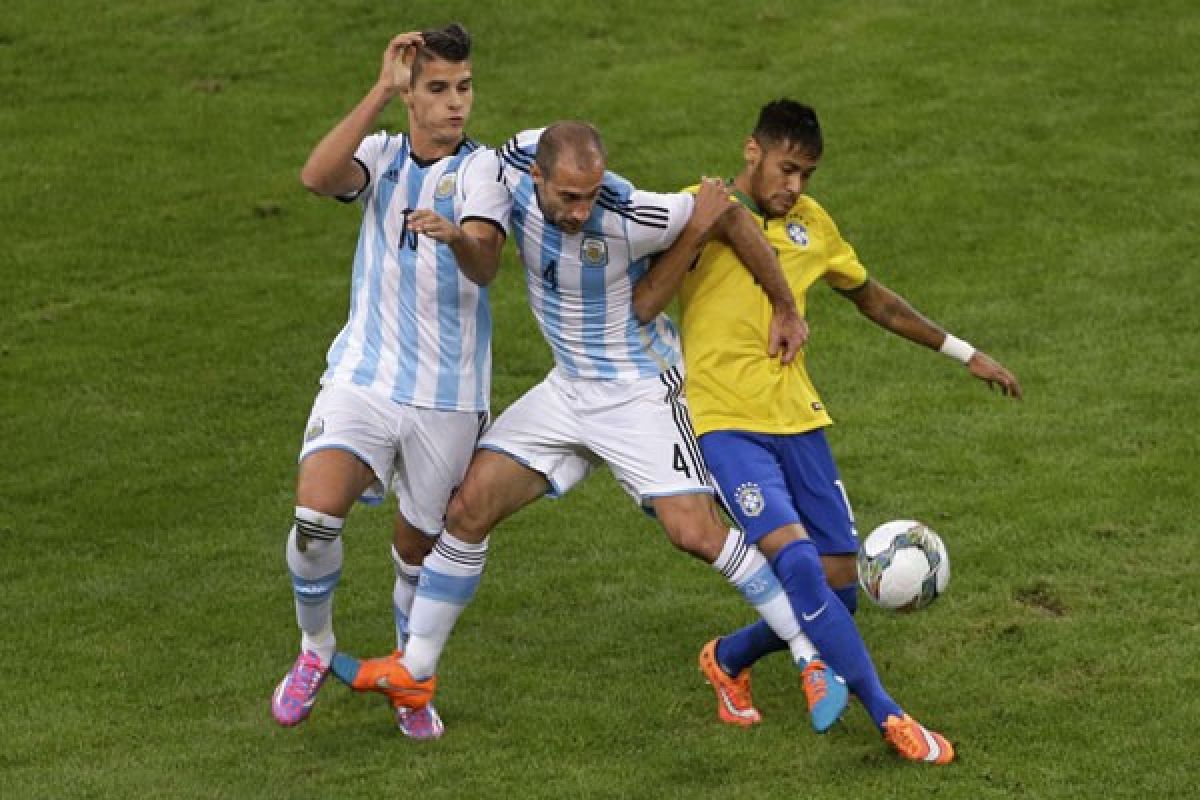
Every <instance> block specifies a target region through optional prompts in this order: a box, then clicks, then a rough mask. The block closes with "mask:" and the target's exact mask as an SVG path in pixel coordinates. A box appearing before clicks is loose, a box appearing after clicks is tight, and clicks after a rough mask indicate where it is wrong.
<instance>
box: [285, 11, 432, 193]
mask: <svg viewBox="0 0 1200 800" xmlns="http://www.w3.org/2000/svg"><path fill="white" fill-rule="evenodd" d="M420 44H421V34H420V33H416V32H410V33H402V34H400V35H399V36H396V37H394V38H393V39H392V40H391V41H390V42H388V46H387V49H386V50H385V51H384V53H383V65H382V66H381V68H380V71H379V79H378V80H377V81H376V82H375V85H374V86H373V87H371V90H370V91H369V92H367V95H366V97H364V98H363V99H362V100H361V101H359V103H358V105H357V106H355V107H354V109H353V110H352V111H351V112H350V113H349V114H347V115H346V116H345V117H344V118H343V119H342V121H341V122H339V123H338V124H337V125H335V126H334V127H333V130H331V131H329V133H327V134H325V137H324V138H323V139H321V141H320V142H318V143H317V146H316V147H314V148H313V151H312V153H310V154H309V156H308V161H307V162H305V164H304V169H303V170H301V171H300V181H301V182H302V183H303V184H304V186H305V187H306V188H307V189H308V190H309V191H310V192H314V193H316V194H320V195H327V196H334V197H343V196H345V195H350V194H354V193H355V192H358V191H361V190H362V188H363V186H364V185H365V184H366V180H367V176H366V175H365V174H364V173H363V168H362V166H361V165H360V164H359V163H358V162H357V161H355V160H354V152H355V151H356V150H357V149H358V145H359V144H360V143H361V142H362V140H363V139H365V138H366V137H367V135H368V134H369V133H371V130H372V128H373V127H374V125H375V120H376V118H377V117H378V116H379V114H380V112H382V111H383V109H384V108H386V107H387V105H388V103H390V102H391V101H392V100H393V99H394V98H395V97H396V96H398V95H404V94H405V93H407V92H408V90H409V81H410V78H411V75H412V70H411V65H412V60H413V57H414V56H415V55H416V52H417V47H418V46H420Z"/></svg>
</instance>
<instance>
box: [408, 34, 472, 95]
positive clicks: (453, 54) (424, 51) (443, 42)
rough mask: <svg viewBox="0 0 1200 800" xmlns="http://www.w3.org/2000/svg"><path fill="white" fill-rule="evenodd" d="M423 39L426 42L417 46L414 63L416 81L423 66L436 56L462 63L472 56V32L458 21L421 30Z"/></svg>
mask: <svg viewBox="0 0 1200 800" xmlns="http://www.w3.org/2000/svg"><path fill="white" fill-rule="evenodd" d="M421 40H422V41H423V42H424V44H423V45H422V46H420V47H418V48H417V55H416V57H415V58H414V59H413V63H412V80H413V82H414V83H415V82H416V80H417V78H418V77H419V76H420V74H421V68H422V67H424V66H425V64H426V63H428V62H429V61H432V60H433V59H435V58H440V59H441V60H443V61H449V62H451V63H453V64H461V63H462V62H464V61H466V60H467V59H469V58H470V57H471V34H469V33H467V29H466V28H464V27H463V26H462V25H459V24H458V23H457V22H451V23H450V24H449V25H447V26H446V27H444V28H437V29H434V30H428V31H421Z"/></svg>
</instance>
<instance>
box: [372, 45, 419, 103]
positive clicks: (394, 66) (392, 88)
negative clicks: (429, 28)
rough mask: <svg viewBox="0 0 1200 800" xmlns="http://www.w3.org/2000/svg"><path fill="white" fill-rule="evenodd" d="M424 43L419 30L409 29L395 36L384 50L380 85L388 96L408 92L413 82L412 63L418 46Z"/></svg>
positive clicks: (380, 70)
mask: <svg viewBox="0 0 1200 800" xmlns="http://www.w3.org/2000/svg"><path fill="white" fill-rule="evenodd" d="M423 43H424V40H423V39H422V38H421V34H420V32H419V31H409V32H408V33H402V34H400V35H398V36H393V37H392V40H391V41H390V42H388V46H387V49H386V50H384V51H383V64H382V66H381V67H380V69H379V81H378V84H379V86H381V87H383V89H384V91H385V92H387V95H388V97H389V98H390V97H395V96H396V95H403V94H407V93H408V89H409V86H410V85H411V83H412V63H413V59H414V58H416V56H417V48H418V47H420V46H421V45H422V44H423Z"/></svg>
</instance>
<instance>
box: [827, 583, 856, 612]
mask: <svg viewBox="0 0 1200 800" xmlns="http://www.w3.org/2000/svg"><path fill="white" fill-rule="evenodd" d="M830 588H833V587H830ZM833 593H834V594H836V595H837V596H838V599H839V600H841V601H842V605H844V606H845V607H846V610H847V611H849V612H850V613H851V614H853V613H854V612H855V611H858V584H857V583H852V584H850V585H849V586H840V587H838V588H837V589H834V590H833Z"/></svg>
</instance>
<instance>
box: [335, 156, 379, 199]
mask: <svg viewBox="0 0 1200 800" xmlns="http://www.w3.org/2000/svg"><path fill="white" fill-rule="evenodd" d="M354 163H355V164H358V166H360V167H362V171H363V184H362V186H360V187H358V188H357V189H355V190H354V191H353V192H351V193H350V194H339V195H338V196H337V199H338V200H340V201H341V202H343V203H353V202H354V201H355V200H357V199H358V198H359V197H361V196H362V193H363V192H365V191H366V190H367V187H368V186H370V185H371V170H369V169H368V168H367V165H366V164H364V163H363V162H362V159H361V158H359V157H358V156H355V157H354Z"/></svg>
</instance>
